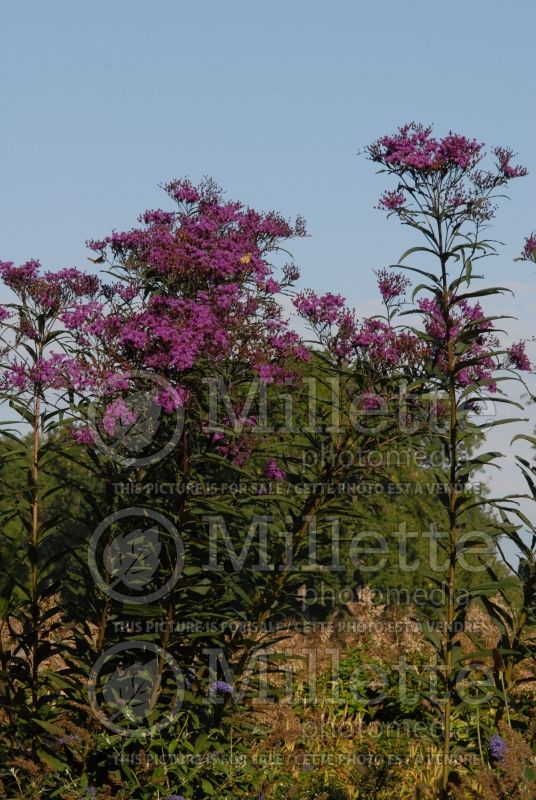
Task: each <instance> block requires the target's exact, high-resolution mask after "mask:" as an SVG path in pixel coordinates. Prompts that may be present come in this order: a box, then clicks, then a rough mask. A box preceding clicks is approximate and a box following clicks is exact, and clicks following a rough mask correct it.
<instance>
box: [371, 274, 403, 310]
mask: <svg viewBox="0 0 536 800" xmlns="http://www.w3.org/2000/svg"><path fill="white" fill-rule="evenodd" d="M376 275H377V276H378V289H379V290H380V294H381V296H382V300H383V302H384V303H386V304H387V303H390V302H392V301H393V300H396V299H397V298H398V297H401V296H402V295H403V294H404V292H405V291H406V289H407V288H408V286H410V285H411V281H410V280H409V278H406V277H405V276H404V275H401V274H400V273H397V272H389V271H388V270H386V269H379V270H378V271H377V272H376Z"/></svg>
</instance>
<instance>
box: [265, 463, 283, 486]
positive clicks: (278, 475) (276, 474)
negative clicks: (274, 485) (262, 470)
mask: <svg viewBox="0 0 536 800" xmlns="http://www.w3.org/2000/svg"><path fill="white" fill-rule="evenodd" d="M286 476H287V473H286V472H285V470H284V469H281V467H279V466H278V463H277V461H276V459H275V458H271V459H270V460H269V461H268V463H267V464H266V477H267V478H268V479H269V480H271V481H284V480H285V478H286Z"/></svg>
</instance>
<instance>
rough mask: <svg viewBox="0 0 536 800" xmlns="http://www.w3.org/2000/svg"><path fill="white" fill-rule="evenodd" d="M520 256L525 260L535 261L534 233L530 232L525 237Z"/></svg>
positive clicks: (535, 242)
mask: <svg viewBox="0 0 536 800" xmlns="http://www.w3.org/2000/svg"><path fill="white" fill-rule="evenodd" d="M521 258H522V259H524V260H525V261H534V262H535V263H536V233H531V235H530V236H527V238H526V239H525V246H524V248H523V252H522V254H521Z"/></svg>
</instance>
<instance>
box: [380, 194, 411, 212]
mask: <svg viewBox="0 0 536 800" xmlns="http://www.w3.org/2000/svg"><path fill="white" fill-rule="evenodd" d="M405 202H406V197H405V195H404V194H403V192H400V191H395V192H384V193H383V194H382V196H381V197H380V202H379V207H380V208H383V209H385V210H386V211H396V210H397V209H398V208H402V206H403V205H404V204H405Z"/></svg>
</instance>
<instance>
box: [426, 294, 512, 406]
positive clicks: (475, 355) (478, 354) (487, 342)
mask: <svg viewBox="0 0 536 800" xmlns="http://www.w3.org/2000/svg"><path fill="white" fill-rule="evenodd" d="M418 306H419V308H420V310H421V311H422V312H424V329H425V331H426V333H427V334H428V335H429V336H432V337H433V338H434V339H436V340H437V343H435V344H434V343H432V344H431V345H430V356H431V357H432V358H434V359H435V360H436V361H437V364H438V366H439V368H440V369H442V370H443V371H444V372H445V373H446V372H447V370H448V364H447V362H446V354H445V353H446V348H445V344H446V343H447V342H448V341H454V340H457V339H459V337H460V336H461V335H463V336H464V337H465V338H468V339H469V340H470V344H469V346H468V348H467V350H466V351H465V352H464V353H463V355H461V356H459V357H458V360H457V365H456V367H457V375H456V379H457V381H458V384H459V385H460V386H469V385H470V384H471V383H478V382H482V381H489V380H490V378H491V377H492V375H493V373H494V371H495V370H496V368H497V366H498V365H497V361H496V359H495V358H494V356H493V355H492V352H491V351H492V350H493V348H495V347H497V346H498V345H499V340H498V339H497V337H496V336H495V335H494V333H493V325H492V323H491V322H489V321H486V320H485V316H484V312H483V310H482V307H481V305H480V303H476V304H475V305H471V304H470V303H468V302H467V301H466V300H459V301H457V302H456V303H454V304H452V305H451V307H450V309H449V324H448V330H447V324H446V322H445V316H444V314H443V312H442V309H441V308H440V307H439V304H438V302H437V300H435V299H427V298H421V299H420V300H419V301H418ZM488 389H489V391H490V392H496V391H497V386H496V384H495V383H490V384H489V385H488Z"/></svg>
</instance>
